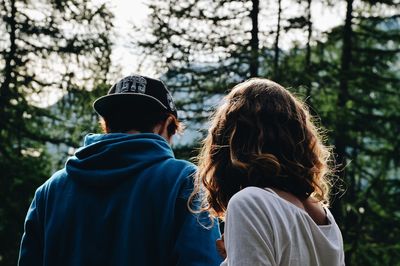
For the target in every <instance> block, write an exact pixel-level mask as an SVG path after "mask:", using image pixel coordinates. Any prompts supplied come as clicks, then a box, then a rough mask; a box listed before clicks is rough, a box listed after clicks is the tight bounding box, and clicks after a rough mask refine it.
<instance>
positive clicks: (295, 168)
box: [189, 78, 331, 218]
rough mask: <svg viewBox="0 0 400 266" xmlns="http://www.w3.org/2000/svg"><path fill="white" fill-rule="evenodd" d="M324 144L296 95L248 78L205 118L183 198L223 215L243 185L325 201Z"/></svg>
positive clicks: (327, 155)
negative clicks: (195, 167) (208, 119)
mask: <svg viewBox="0 0 400 266" xmlns="http://www.w3.org/2000/svg"><path fill="white" fill-rule="evenodd" d="M330 158H331V152H330V149H329V148H328V147H327V146H325V145H324V144H323V143H322V138H321V133H320V130H318V129H317V127H316V126H315V125H314V123H313V122H312V119H311V115H310V113H309V111H308V109H307V107H306V106H305V104H304V103H302V102H301V101H300V100H298V99H297V98H296V97H294V95H292V94H291V93H290V92H289V91H288V90H286V89H285V88H283V87H282V86H280V85H279V84H277V83H275V82H273V81H270V80H268V79H261V78H253V79H250V80H247V81H245V82H243V83H240V84H238V85H236V86H235V87H234V88H233V89H232V91H231V92H230V93H229V94H228V95H227V96H226V97H225V98H224V100H223V104H222V105H221V106H220V107H219V108H218V109H217V110H216V112H215V114H214V117H213V119H212V121H211V127H210V129H209V133H208V136H207V137H206V139H205V140H204V145H203V147H202V149H201V152H200V155H199V157H198V164H199V171H198V174H197V176H196V178H195V189H194V191H193V193H192V195H191V197H190V198H189V206H191V202H192V201H193V200H194V198H198V197H199V195H201V199H202V208H201V211H204V210H208V211H210V213H211V215H212V216H213V217H219V218H224V214H225V210H226V208H227V205H228V201H229V200H230V198H231V197H232V196H233V195H234V194H235V193H237V192H238V191H240V190H241V189H243V188H245V187H248V186H256V187H261V188H264V187H272V188H277V189H281V190H284V191H287V192H289V193H292V194H293V195H295V196H297V197H298V198H299V199H306V198H308V197H310V196H312V197H313V198H315V199H316V200H317V201H321V202H323V203H324V204H326V205H327V204H328V203H329V188H330V184H329V179H328V174H329V173H330V172H331V169H330V166H329V159H330Z"/></svg>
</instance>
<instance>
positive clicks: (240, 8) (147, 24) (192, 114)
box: [0, 0, 400, 266]
mask: <svg viewBox="0 0 400 266" xmlns="http://www.w3.org/2000/svg"><path fill="white" fill-rule="evenodd" d="M112 2H113V1H111V0H108V1H107V0H103V1H98V0H97V1H90V0H68V1H62V0H39V1H33V0H0V265H7V266H8V265H15V264H16V261H17V257H18V249H19V241H20V238H21V235H22V232H23V222H24V218H25V214H26V211H27V209H28V207H29V204H30V201H31V200H32V197H33V195H34V192H35V190H36V188H37V187H38V186H39V185H41V184H42V183H43V182H44V181H45V180H46V179H48V178H49V177H50V175H51V173H52V172H53V171H54V170H55V169H57V168H59V167H61V166H62V165H63V163H64V162H65V160H66V158H67V157H68V156H70V155H71V154H73V152H74V149H75V148H77V147H79V146H80V144H81V143H82V138H83V136H84V135H85V134H86V133H89V132H99V131H100V130H99V128H98V123H97V116H96V114H95V113H94V112H93V110H92V107H91V103H92V102H93V100H94V99H95V98H97V97H99V96H100V95H103V94H105V93H106V91H107V90H108V88H109V87H110V85H111V84H112V83H113V82H115V81H116V80H117V79H118V78H121V77H122V75H121V73H122V72H123V71H122V70H121V69H123V67H124V66H123V65H121V62H115V60H113V59H112V54H113V51H115V49H117V47H118V46H121V45H123V46H124V47H125V49H126V50H127V51H128V52H127V54H126V56H127V57H129V55H135V56H134V57H133V58H135V60H136V61H137V62H135V66H136V69H132V71H135V72H138V73H148V72H149V69H151V72H152V73H153V74H152V75H154V76H156V77H159V78H162V79H163V80H164V81H165V82H166V83H167V85H168V86H169V88H170V89H171V90H172V92H173V94H174V96H175V98H176V99H177V102H178V105H179V108H180V110H182V111H180V113H179V115H180V117H182V119H183V120H184V122H185V123H186V125H187V127H188V132H189V134H187V135H186V136H185V137H184V138H183V139H184V141H183V140H180V141H179V140H178V141H177V143H178V144H176V145H175V147H174V148H175V151H176V156H177V157H180V158H185V159H190V158H191V157H193V156H195V155H196V152H197V148H198V145H199V139H201V137H202V136H203V135H204V133H205V132H204V131H205V129H206V128H207V119H208V117H209V116H210V115H211V114H212V111H213V109H214V107H215V106H216V104H217V103H218V101H219V100H220V99H221V98H222V96H223V95H224V94H225V93H226V92H227V91H228V90H229V89H230V88H232V87H233V85H234V84H236V83H238V82H240V81H243V80H245V79H247V78H250V77H254V76H261V77H267V78H270V79H272V80H274V81H277V82H279V83H281V84H282V85H284V86H287V87H288V88H290V90H291V91H293V92H294V93H295V94H296V95H299V96H300V97H301V98H303V99H304V101H306V102H307V103H308V104H309V105H310V107H311V111H312V113H313V115H314V116H315V117H316V118H317V120H316V121H317V123H318V124H319V125H320V126H322V127H323V128H324V129H325V132H326V135H327V139H326V142H327V144H329V145H332V146H333V147H334V152H335V161H336V164H337V165H338V168H337V172H336V176H337V180H338V181H337V182H336V185H337V186H336V189H335V190H334V191H333V203H332V206H331V210H332V212H333V213H334V215H335V217H336V219H337V222H338V224H339V226H340V228H341V230H342V233H343V238H344V243H345V252H346V264H347V265H400V226H399V224H400V208H399V202H400V157H399V154H400V1H399V0H337V1H334V0H265V1H259V0H251V1H246V0H243V1H235V0H197V1H196V0H166V1H161V0H148V1H143V3H144V4H145V5H146V6H147V7H146V8H147V13H146V15H145V16H143V14H140V12H141V10H131V13H132V16H133V17H134V16H141V17H143V23H140V25H139V24H135V23H132V24H131V25H129V27H127V29H126V36H125V37H124V40H125V41H124V43H123V44H121V43H118V40H120V39H119V38H117V37H116V36H118V30H119V29H118V27H116V26H115V25H116V23H115V21H116V14H115V12H113V10H114V9H113V8H111V6H112V5H113V3H112ZM316 5H318V6H319V7H320V10H331V9H332V10H333V9H335V10H339V15H338V17H337V18H336V19H337V20H338V21H339V23H338V24H337V25H335V26H334V27H330V28H328V29H324V30H321V28H320V27H318V26H319V25H318V24H316V23H317V21H318V18H319V16H323V15H324V14H323V13H321V12H320V13H318V12H315V6H316ZM313 10H314V11H313ZM124 34H125V33H124ZM124 56H125V55H124ZM49 98H50V99H56V101H54V102H55V103H54V104H51V105H50V104H43V102H46V101H45V100H46V99H49Z"/></svg>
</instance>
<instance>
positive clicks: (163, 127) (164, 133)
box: [154, 116, 174, 143]
mask: <svg viewBox="0 0 400 266" xmlns="http://www.w3.org/2000/svg"><path fill="white" fill-rule="evenodd" d="M173 122H174V118H173V117H172V116H168V117H167V119H165V120H164V121H163V122H160V123H159V124H158V125H157V126H156V127H155V128H154V133H156V134H158V135H160V136H161V137H163V138H165V139H166V140H167V141H168V142H169V143H171V141H172V135H170V134H169V130H168V127H169V125H171V124H172V123H173Z"/></svg>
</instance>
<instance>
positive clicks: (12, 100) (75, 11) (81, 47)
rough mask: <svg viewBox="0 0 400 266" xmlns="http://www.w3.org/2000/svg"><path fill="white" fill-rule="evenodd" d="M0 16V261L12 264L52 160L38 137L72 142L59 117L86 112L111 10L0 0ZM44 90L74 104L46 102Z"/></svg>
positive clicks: (99, 72) (101, 69)
mask: <svg viewBox="0 0 400 266" xmlns="http://www.w3.org/2000/svg"><path fill="white" fill-rule="evenodd" d="M0 20H1V24H0V33H1V36H2V37H1V38H0V47H1V49H0V50H1V52H0V96H1V97H0V171H1V173H2V174H1V177H0V186H1V193H0V195H1V205H0V239H1V240H2V241H1V245H0V264H1V265H15V264H16V261H17V255H18V254H17V253H18V246H19V241H20V239H21V233H22V231H23V221H24V217H25V214H26V211H27V209H28V207H29V203H30V200H31V199H32V197H33V193H34V191H35V189H36V188H37V187H38V186H39V185H40V184H41V183H43V182H44V180H46V179H47V178H48V177H49V176H50V174H51V172H50V169H51V168H52V167H53V161H54V158H52V156H51V155H49V154H48V153H47V147H46V146H45V144H48V143H53V144H57V145H59V144H65V145H68V146H77V136H76V135H77V134H79V133H78V131H77V130H79V127H74V125H71V123H68V122H67V120H66V118H67V119H69V118H71V117H72V116H75V117H78V116H79V115H81V114H82V113H83V112H84V113H85V114H87V113H88V107H86V106H90V102H84V101H85V100H90V97H88V94H90V93H88V92H86V91H87V90H95V89H96V88H98V87H99V86H101V84H103V83H104V82H105V78H106V75H107V73H108V69H109V66H110V53H111V43H110V41H109V35H110V30H111V27H112V23H111V22H112V21H111V20H112V14H111V13H110V12H109V11H108V9H107V7H106V6H105V5H101V6H96V5H94V4H93V3H91V1H86V0H85V1H50V0H49V1H20V0H1V1H0ZM102 92H104V90H102ZM48 93H50V94H52V95H58V96H57V97H60V95H65V94H68V95H75V96H74V104H72V103H69V104H64V106H65V107H66V108H64V109H63V108H61V107H60V106H59V108H58V109H57V110H55V109H46V108H44V107H43V106H41V105H40V104H42V103H43V100H44V98H46V97H47V95H46V94H48ZM93 95H95V93H93ZM55 97H56V96H55ZM80 97H85V98H86V99H85V98H80ZM79 117H81V116H79ZM83 117H85V116H83ZM87 120H88V119H86V120H84V121H85V122H87ZM82 121H83V120H82ZM86 125H93V122H92V123H87V124H86Z"/></svg>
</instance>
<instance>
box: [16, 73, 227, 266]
mask: <svg viewBox="0 0 400 266" xmlns="http://www.w3.org/2000/svg"><path fill="white" fill-rule="evenodd" d="M94 109H95V110H96V112H97V113H98V114H99V115H100V116H101V123H102V126H103V129H104V130H105V132H106V133H107V134H90V135H88V136H86V137H85V141H84V146H83V147H81V148H80V149H79V150H78V151H77V152H76V153H75V155H74V156H73V157H71V158H70V159H68V161H67V162H66V165H65V168H64V169H62V170H60V171H58V172H56V173H55V174H54V175H53V176H52V177H51V178H50V179H49V180H47V181H46V182H45V183H44V184H43V185H42V186H41V187H39V188H38V190H37V191H36V193H35V197H34V199H33V201H32V204H31V206H30V208H29V211H28V214H27V217H26V220H25V232H24V235H23V237H22V242H21V249H20V257H19V265H20V266H24V265H57V266H59V265H85V266H86V265H151V266H153V265H154V266H156V265H219V263H220V262H221V258H220V257H219V255H218V254H217V251H216V248H215V241H216V240H217V238H219V230H218V227H217V224H218V223H214V224H215V226H214V227H212V228H210V229H206V228H205V227H204V224H203V225H202V224H201V223H199V220H201V219H200V218H202V217H198V216H196V215H194V214H193V213H191V212H190V211H189V210H188V208H187V204H186V202H187V198H188V196H189V194H190V192H191V190H192V186H193V182H192V175H193V174H194V172H195V170H196V169H195V167H194V165H192V164H191V163H189V162H186V161H182V160H177V159H175V158H174V155H173V153H172V150H171V148H170V146H169V143H170V142H171V138H172V136H173V135H174V134H175V133H176V132H177V131H178V130H179V129H180V123H179V122H178V119H177V116H178V115H177V110H176V108H175V104H174V101H173V99H172V97H171V94H170V93H169V91H168V89H167V88H166V87H165V85H164V84H163V83H162V82H161V81H160V80H155V79H151V78H148V77H144V76H136V75H133V76H128V77H125V78H123V79H122V80H120V81H119V82H117V83H116V84H115V85H114V86H112V87H111V89H110V91H109V92H108V94H107V95H106V96H103V97H101V98H99V99H97V100H96V101H95V102H94ZM204 220H206V219H203V221H204Z"/></svg>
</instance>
